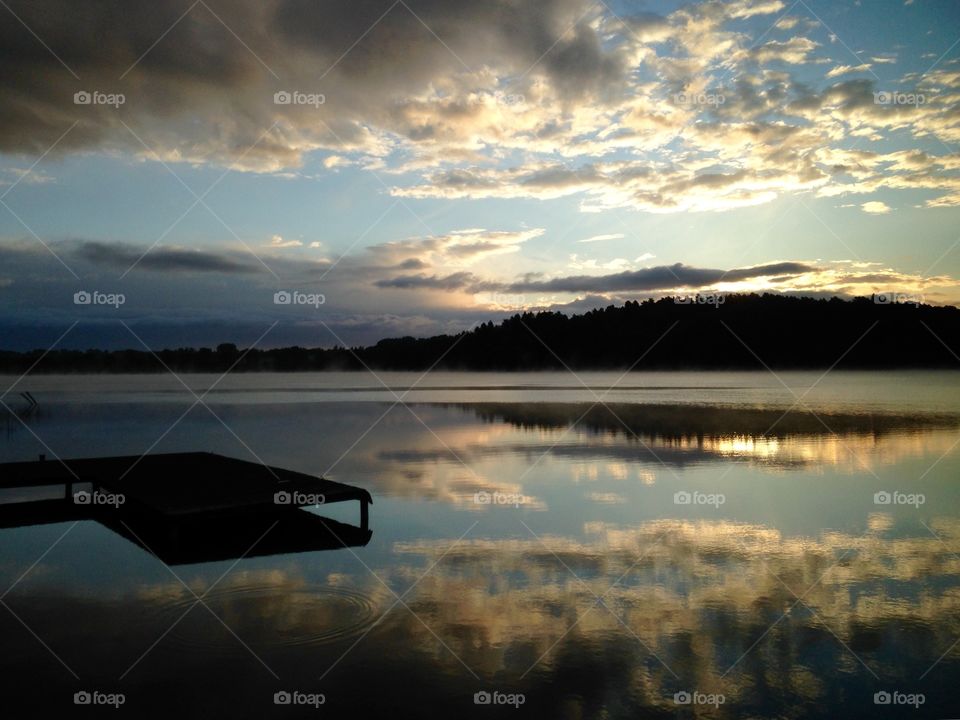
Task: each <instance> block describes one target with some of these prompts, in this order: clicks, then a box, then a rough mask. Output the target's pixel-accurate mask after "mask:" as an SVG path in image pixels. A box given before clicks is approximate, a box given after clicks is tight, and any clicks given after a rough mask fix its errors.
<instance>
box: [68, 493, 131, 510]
mask: <svg viewBox="0 0 960 720" xmlns="http://www.w3.org/2000/svg"><path fill="white" fill-rule="evenodd" d="M126 501H127V496H126V495H124V494H123V493H108V492H103V491H102V490H94V491H93V492H90V491H88V490H81V491H80V492H75V493H74V494H73V502H74V504H75V505H96V506H98V507H99V506H103V505H110V506H112V507H114V508H118V507H120V506H121V505H123V504H124V503H125V502H126Z"/></svg>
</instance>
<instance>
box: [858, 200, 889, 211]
mask: <svg viewBox="0 0 960 720" xmlns="http://www.w3.org/2000/svg"><path fill="white" fill-rule="evenodd" d="M860 207H861V208H862V209H863V211H864V212H865V213H870V214H871V215H886V214H887V213H888V212H890V207H889V206H888V205H887V204H886V203H883V202H880V201H878V200H871V201H870V202H865V203H863V205H861V206H860Z"/></svg>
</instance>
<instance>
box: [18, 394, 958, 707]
mask: <svg viewBox="0 0 960 720" xmlns="http://www.w3.org/2000/svg"><path fill="white" fill-rule="evenodd" d="M388 407H389V405H387V404H381V403H373V402H367V403H336V402H328V403H325V404H322V405H320V404H312V403H307V402H300V403H291V404H275V403H261V404H257V405H247V406H241V405H231V404H223V405H218V406H216V410H217V413H218V414H219V415H220V416H221V417H222V418H223V420H224V422H226V423H227V424H229V427H230V429H231V430H232V431H233V432H235V433H236V434H237V435H238V436H239V437H241V438H243V439H244V440H245V441H247V442H248V443H249V445H250V448H251V449H252V450H253V451H255V452H256V453H257V455H259V456H260V457H261V458H263V460H264V461H265V462H268V463H271V464H276V465H279V466H283V467H290V468H293V469H296V470H298V471H300V472H305V473H309V474H313V475H323V474H325V473H326V471H327V470H328V469H329V468H331V467H332V471H331V472H330V473H329V475H330V476H331V477H333V478H334V479H338V480H342V481H345V482H349V483H351V484H355V485H358V486H360V487H365V488H368V489H370V490H371V491H372V492H373V493H374V495H376V497H377V505H376V506H375V508H374V515H373V524H375V525H376V527H377V532H376V533H375V535H374V537H373V538H371V539H370V542H369V543H368V544H366V545H364V546H363V547H357V548H349V549H341V550H339V551H337V552H312V551H311V550H312V548H310V547H305V548H304V550H306V551H305V552H299V553H294V552H292V550H291V551H289V552H288V551H286V550H282V549H281V551H280V552H281V553H282V554H274V555H270V556H265V557H245V558H243V559H239V558H234V559H232V560H227V561H219V562H205V563H202V564H194V565H189V566H185V567H184V566H176V567H175V572H176V573H177V575H178V576H179V577H180V579H182V580H183V583H185V584H186V587H185V586H184V585H183V584H181V582H180V580H178V579H177V577H174V576H172V575H171V573H170V571H169V570H168V569H167V568H166V567H165V566H164V565H163V564H162V563H161V562H159V561H158V560H157V559H156V558H154V557H153V556H151V555H149V554H147V553H145V552H143V551H142V550H141V549H140V548H138V547H136V545H135V544H133V543H129V542H127V541H125V540H123V541H121V540H120V538H118V537H117V535H116V534H114V533H113V532H112V531H110V530H108V529H106V528H105V527H103V526H102V525H98V524H96V523H87V522H81V523H80V525H78V526H77V527H76V529H74V530H72V531H71V532H70V533H69V534H68V535H66V537H65V539H64V540H63V541H62V542H60V543H59V544H57V545H56V546H55V548H54V550H53V551H51V552H49V553H46V554H45V551H46V550H47V549H48V548H50V547H51V545H53V544H54V543H55V541H57V538H58V537H59V536H60V535H61V534H62V533H64V531H65V530H66V529H67V528H68V527H69V526H67V525H65V524H58V525H48V526H44V527H33V528H20V529H16V530H3V531H0V549H2V553H0V575H2V577H3V580H4V581H5V582H4V586H3V587H2V588H0V589H5V588H6V587H7V586H9V585H11V584H15V586H14V588H13V590H12V591H10V592H9V593H8V594H7V595H6V596H5V597H4V599H3V602H4V603H5V604H7V605H8V606H9V608H10V609H11V610H12V611H13V612H15V613H16V615H17V616H18V617H19V618H21V619H22V620H23V622H24V623H26V624H27V625H28V626H29V628H30V631H28V630H27V629H26V627H25V626H24V625H23V624H21V622H20V621H19V620H18V619H17V617H15V616H14V615H13V614H11V613H10V612H8V611H7V610H4V609H3V608H2V607H0V632H2V633H3V637H4V650H5V652H4V654H3V655H2V656H0V672H2V673H3V676H4V677H5V679H6V680H7V682H8V687H10V688H12V690H11V692H10V693H9V697H8V701H7V705H8V707H9V709H10V713H11V716H13V717H16V716H18V713H19V715H22V716H26V715H27V714H28V712H30V709H31V708H32V707H34V704H35V701H36V696H35V694H33V695H31V694H30V693H29V692H26V691H24V690H22V688H30V687H32V686H34V685H36V683H37V682H38V681H39V682H42V683H43V684H44V687H45V688H47V692H46V694H47V696H48V698H47V699H49V704H51V705H57V704H60V703H61V700H63V703H62V704H63V705H64V706H65V709H66V710H67V711H69V710H72V709H73V708H72V707H70V703H69V698H70V697H71V695H72V692H73V691H75V690H76V689H77V688H79V687H99V688H101V689H104V690H110V689H113V688H118V687H119V688H122V689H123V691H124V692H126V693H127V694H128V696H129V702H128V706H127V707H126V708H124V709H121V710H120V711H119V712H118V713H117V714H118V715H121V716H122V715H124V714H129V715H130V716H131V717H164V718H166V717H169V716H171V715H174V714H176V715H178V716H180V715H186V716H198V717H200V716H208V717H221V716H225V715H227V716H231V717H240V718H242V717H251V718H260V717H268V716H273V715H275V714H277V708H276V707H275V706H274V705H273V703H272V697H273V693H274V692H275V691H276V690H278V689H282V688H286V689H293V688H299V689H301V690H302V691H304V692H310V691H318V692H323V693H325V695H326V697H327V704H326V705H325V706H324V709H323V710H322V712H323V713H324V715H325V716H327V717H356V716H371V717H380V716H388V715H389V716H397V717H421V716H431V717H432V716H436V717H450V716H452V717H480V718H490V717H491V716H496V715H498V709H497V708H490V707H485V706H475V705H474V704H473V701H472V698H473V695H474V693H476V692H477V691H478V690H481V689H491V690H492V689H497V690H500V691H503V692H522V693H524V694H525V695H526V703H525V705H524V706H523V708H522V709H521V710H520V711H515V710H514V709H513V708H509V712H507V713H505V714H511V715H514V716H518V717H519V716H521V715H525V716H531V717H545V718H593V717H604V718H637V717H644V718H646V717H677V716H678V715H679V716H681V717H690V716H700V715H702V716H710V717H730V718H741V717H789V718H801V717H803V718H807V717H815V718H833V717H838V716H842V717H852V718H856V717H864V718H866V717H876V716H882V715H883V714H884V712H883V711H884V710H890V712H889V716H891V717H892V716H895V715H896V713H897V711H898V710H899V711H901V714H902V711H904V708H878V706H876V705H874V703H873V694H874V693H875V692H878V691H882V690H899V691H902V692H921V693H924V694H925V696H926V703H925V704H924V705H923V706H922V707H921V708H920V709H919V710H917V711H914V710H913V709H912V708H910V709H909V712H910V715H911V716H916V717H951V716H956V715H957V714H958V713H960V698H958V697H957V694H956V692H955V691H954V688H953V682H952V680H953V678H954V677H956V676H957V673H958V671H960V643H956V644H955V641H956V640H957V638H960V492H958V490H957V488H956V476H957V472H958V456H957V451H956V448H957V440H958V437H960V425H958V422H957V420H956V416H951V415H946V414H942V413H941V414H936V415H934V414H920V413H908V414H903V413H901V414H897V413H892V412H889V413H884V414H883V415H879V414H870V413H867V412H864V413H854V412H850V413H849V414H839V413H832V414H829V413H828V414H824V415H823V416H822V417H821V419H822V420H823V421H825V422H826V423H827V427H824V425H823V423H822V422H821V421H820V420H821V419H818V418H817V417H815V416H812V415H810V414H809V413H808V414H791V415H788V416H787V417H785V418H784V419H783V420H782V421H777V416H778V415H779V414H780V413H777V416H774V415H770V414H767V413H766V411H757V410H753V409H749V408H739V409H738V408H711V409H710V410H709V412H702V411H701V410H698V409H691V408H690V407H689V406H688V407H684V408H678V407H673V406H659V407H658V408H656V409H651V408H649V407H644V406H637V407H633V408H629V409H625V408H620V407H619V406H618V407H615V410H616V416H615V415H613V414H610V413H608V412H606V413H605V412H604V411H603V408H599V409H594V410H592V411H590V412H589V413H587V414H586V415H585V416H584V419H583V421H582V422H581V423H576V422H575V421H576V420H577V418H578V417H579V416H580V415H581V414H584V411H586V410H587V408H588V407H589V405H585V404H582V403H581V404H571V405H563V406H561V405H559V404H536V403H513V404H511V403H496V404H491V403H486V404H483V405H451V404H449V403H445V404H418V405H414V406H412V411H413V412H411V410H408V409H407V408H405V407H402V406H398V407H395V408H394V409H392V410H389V411H387V409H388ZM46 410H47V413H46V414H44V415H42V416H37V417H35V418H33V419H31V420H30V422H31V423H32V425H31V428H32V429H33V430H34V431H35V432H37V434H38V435H40V436H41V437H43V439H44V440H45V441H46V442H47V443H48V444H50V446H51V447H53V448H55V449H56V450H57V451H58V453H60V454H62V455H64V456H79V455H82V454H83V453H89V454H98V453H103V452H104V450H105V449H106V448H105V447H104V445H105V444H106V443H108V442H109V443H110V445H111V447H110V448H109V450H110V451H111V452H137V451H142V449H144V448H146V447H148V446H149V445H150V443H152V442H153V441H155V440H156V438H157V437H159V436H160V434H161V433H162V432H164V431H165V430H166V429H167V428H168V427H169V426H170V423H171V422H172V421H173V420H175V419H176V418H177V417H178V415H180V414H181V413H182V412H183V408H181V407H179V406H177V405H175V404H173V403H171V402H169V401H166V402H165V404H164V405H163V406H162V407H161V406H157V405H153V404H150V403H145V404H143V405H136V404H134V405H130V406H126V405H123V404H121V403H112V404H110V406H109V407H108V408H106V409H104V408H98V407H89V408H82V409H81V408H79V407H77V406H74V407H72V408H68V407H66V406H58V405H55V404H53V403H48V404H47V405H46ZM414 414H415V415H416V417H415V416H414ZM617 416H619V417H617ZM378 418H380V419H379V421H378ZM418 418H419V419H420V420H422V421H423V422H422V423H421V422H419V421H418ZM375 421H376V422H375ZM621 421H622V422H621ZM625 424H626V426H625ZM771 426H773V427H772V429H771V430H770V431H769V432H765V431H766V430H767V429H768V428H771ZM91 438H92V439H91ZM32 442H33V441H32V439H31V437H30V435H29V434H28V433H21V434H20V435H19V437H18V438H17V439H16V441H15V442H11V443H10V444H9V445H8V446H6V447H5V452H7V453H8V455H11V456H13V457H17V458H19V457H25V456H30V455H33V454H34V453H35V452H36V451H37V448H36V447H34V446H32V445H31V443H32ZM197 443H202V444H203V445H204V447H205V448H207V449H211V450H215V451H219V452H222V453H224V454H230V455H234V456H243V449H242V448H240V449H239V450H238V448H237V440H236V438H235V437H233V436H232V435H231V434H230V433H229V432H228V431H226V430H225V429H224V428H223V426H222V425H220V423H218V422H217V420H215V419H213V418H211V417H210V416H209V414H208V413H205V412H204V411H203V410H202V409H200V410H199V411H198V412H191V413H189V414H188V415H186V416H185V418H184V420H183V422H182V423H181V424H180V425H178V426H177V428H176V429H175V430H174V431H172V432H170V433H169V434H168V435H167V436H166V437H165V439H164V442H163V444H162V446H161V447H160V448H158V450H159V449H162V450H163V451H166V452H169V451H176V450H192V449H196V444H197ZM347 449H349V452H348V453H346V454H344V453H345V451H346V450H347ZM40 451H41V452H42V450H40ZM681 489H682V490H698V489H699V490H701V491H704V492H722V493H725V494H726V496H727V503H726V504H725V505H723V506H720V507H699V508H698V507H693V506H690V505H677V504H676V503H675V500H674V494H675V492H676V491H677V490H681ZM897 489H899V490H902V491H905V492H906V491H917V492H922V493H925V494H926V497H927V502H926V504H924V505H921V506H919V507H917V506H893V505H878V504H876V502H875V500H874V494H875V493H876V492H877V491H878V490H897ZM481 492H486V493H490V494H493V493H501V494H503V495H513V496H520V497H522V498H523V499H524V500H523V503H516V504H512V505H511V504H503V505H501V506H495V505H494V504H493V503H487V504H483V503H478V502H476V500H475V497H476V494H477V493H481ZM351 511H352V512H351V513H350V514H351V516H354V515H355V509H353V508H351ZM138 534H139V533H138ZM306 535H307V536H311V535H312V531H311V532H308V533H306ZM148 544H150V542H149V541H148ZM217 557H220V556H217ZM223 557H226V556H223ZM38 558H40V560H39V562H37V559H38ZM208 559H210V558H208ZM34 562H36V563H37V564H36V565H32V564H33V563H34ZM27 570H29V572H28V573H27V574H26V575H24V572H25V571H27ZM21 576H23V579H22V580H21V581H19V582H18V578H20V577H21ZM197 596H199V597H203V598H204V604H203V605H198V604H196V602H195V599H196V597H197ZM31 631H33V632H35V633H36V636H37V637H40V638H42V641H43V644H41V643H40V642H38V641H37V637H35V636H34V635H33V634H31ZM45 645H46V646H47V647H45ZM47 648H49V649H50V650H52V651H53V652H54V653H56V654H57V655H58V656H59V657H61V658H62V659H63V661H64V662H65V663H67V664H68V665H69V666H70V667H71V668H74V669H75V670H76V672H77V674H78V675H79V676H80V680H79V681H75V680H74V678H73V677H72V676H71V675H70V674H69V673H68V672H67V671H66V670H65V669H64V667H63V666H62V665H61V664H60V663H58V662H57V659H56V658H55V657H54V656H53V655H52V654H51V653H50V652H48V649H47ZM121 676H122V678H123V679H122V680H120V678H121ZM683 690H687V691H693V690H697V691H699V692H703V693H721V694H723V695H724V697H725V700H726V702H725V703H724V704H722V705H721V706H720V707H719V708H716V709H710V708H707V707H678V706H677V705H675V704H674V701H673V697H674V693H677V692H680V691H683ZM878 710H879V712H878ZM293 714H295V713H293ZM311 714H312V715H313V716H316V715H317V713H315V712H314V711H313V710H312V709H311ZM499 714H504V713H499Z"/></svg>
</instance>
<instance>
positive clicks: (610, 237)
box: [577, 233, 624, 243]
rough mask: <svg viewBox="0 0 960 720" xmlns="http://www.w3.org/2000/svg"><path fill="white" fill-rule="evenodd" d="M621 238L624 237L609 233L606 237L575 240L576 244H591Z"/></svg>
mask: <svg viewBox="0 0 960 720" xmlns="http://www.w3.org/2000/svg"><path fill="white" fill-rule="evenodd" d="M622 237H624V235H623V233H610V234H608V235H593V236H592V237H588V238H584V239H583V240H577V242H582V243H593V242H602V241H604V240H619V239H620V238H622Z"/></svg>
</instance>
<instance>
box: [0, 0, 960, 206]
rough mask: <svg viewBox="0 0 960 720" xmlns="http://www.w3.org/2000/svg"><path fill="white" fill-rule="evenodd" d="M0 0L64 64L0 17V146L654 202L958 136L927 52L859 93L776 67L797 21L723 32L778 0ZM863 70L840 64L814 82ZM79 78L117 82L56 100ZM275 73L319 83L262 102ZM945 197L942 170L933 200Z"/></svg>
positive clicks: (761, 191) (398, 186) (300, 83)
mask: <svg viewBox="0 0 960 720" xmlns="http://www.w3.org/2000/svg"><path fill="white" fill-rule="evenodd" d="M10 8H11V10H13V12H15V13H16V14H17V15H18V16H19V17H20V18H22V19H23V21H24V22H25V23H27V24H28V25H29V26H30V28H31V29H32V30H33V31H34V32H35V33H36V34H37V36H38V37H41V38H44V41H45V42H46V43H47V45H49V47H50V48H51V49H53V50H54V51H56V52H57V53H58V55H60V56H61V57H62V58H63V60H64V62H65V63H66V64H67V65H68V66H69V67H70V68H71V70H72V71H73V72H75V73H76V74H77V75H78V76H79V77H80V78H82V81H80V80H77V79H75V78H73V77H72V76H71V74H70V72H69V71H68V70H66V69H65V68H64V67H63V66H62V65H61V64H60V63H59V62H57V60H56V58H54V57H53V56H52V55H51V54H50V53H49V52H47V50H46V49H45V48H44V47H43V46H42V45H40V44H39V43H37V42H36V40H35V38H34V37H32V36H30V34H29V33H25V32H24V31H23V28H22V26H20V25H19V23H7V24H5V25H4V26H3V27H0V62H3V64H4V67H5V68H6V69H7V72H5V73H3V76H2V77H0V89H2V92H3V95H4V100H5V102H4V105H3V108H2V109H0V151H4V152H8V153H30V154H32V155H39V154H41V153H43V152H44V151H46V150H47V149H48V148H50V147H51V146H52V145H53V144H54V143H55V142H56V141H57V140H58V138H59V142H57V144H56V148H55V149H54V150H53V152H52V154H53V155H54V156H55V155H62V154H66V153H71V152H79V151H89V150H96V151H105V152H111V153H121V154H125V155H134V156H137V157H142V158H150V159H154V158H157V157H159V158H161V159H163V160H164V161H166V162H188V163H193V164H210V163H214V164H221V165H225V166H231V167H234V168H236V169H237V170H238V171H255V172H274V173H281V174H284V175H289V174H290V172H291V171H292V170H295V169H296V168H299V167H301V166H302V165H304V163H306V162H307V161H308V159H309V157H310V156H311V154H316V155H317V158H318V160H319V165H320V166H321V167H320V168H318V169H319V172H320V173H321V174H323V173H336V172H341V171H343V169H344V168H346V167H359V168H375V169H377V171H378V172H380V171H383V172H384V173H385V174H386V175H387V176H388V177H390V178H395V181H393V180H392V181H391V183H392V185H391V192H392V193H393V194H394V195H396V196H399V197H413V198H428V197H429V198H446V199H458V198H478V197H497V198H521V197H535V198H538V199H558V198H562V197H568V196H572V195H578V196H581V197H583V202H582V203H581V209H582V210H584V211H598V210H603V209H608V208H615V207H616V208H620V207H623V208H632V209H636V210H640V211H647V212H661V213H667V212H683V211H700V210H710V211H721V210H729V209H735V208H740V207H747V206H751V205H758V204H763V203H768V202H771V201H772V200H774V199H775V198H777V197H779V196H781V195H783V194H788V193H796V192H805V191H808V190H811V189H819V188H822V187H825V186H831V187H834V186H840V185H842V184H843V182H844V180H843V179H842V178H841V177H840V175H839V174H837V173H830V172H829V171H828V170H829V168H828V167H826V166H825V165H824V163H823V161H822V160H823V156H824V155H826V154H829V153H830V152H831V151H832V150H835V149H837V148H838V147H839V146H840V145H841V144H842V143H843V142H844V140H845V139H848V138H851V137H853V138H858V139H859V138H864V139H870V140H879V139H882V138H884V137H887V136H891V135H893V134H894V133H899V134H900V136H905V137H907V138H911V137H912V138H919V137H931V138H935V139H938V140H942V141H943V142H944V143H946V144H947V146H950V145H951V144H952V143H956V142H960V121H958V120H957V112H956V110H957V106H958V96H957V94H956V92H955V91H956V89H957V88H958V87H960V75H958V74H957V73H956V72H949V71H948V70H946V69H944V68H946V67H948V66H944V68H941V70H940V71H936V72H929V73H927V74H926V75H924V76H922V77H921V76H915V77H912V78H911V77H907V78H905V79H904V82H905V83H906V84H907V85H910V84H912V85H915V86H922V89H923V90H925V91H927V95H928V102H927V103H926V104H925V105H923V106H922V107H902V106H882V105H878V104H877V103H875V102H874V98H873V92H874V91H876V90H877V88H875V87H874V86H873V84H872V81H870V80H866V79H865V80H862V81H848V83H838V84H836V85H827V86H826V87H823V86H821V87H817V86H816V85H817V83H813V84H811V82H810V81H809V80H804V81H800V80H798V79H797V77H795V75H794V74H793V73H794V72H795V71H797V70H798V69H799V66H803V65H806V64H807V63H811V62H819V61H823V60H826V56H825V55H824V54H823V51H822V43H823V42H825V39H824V37H821V36H818V38H819V39H814V38H813V37H811V36H812V35H813V34H814V30H815V27H812V26H816V23H814V22H813V21H809V20H801V19H799V18H798V17H796V16H786V17H781V18H780V19H779V20H778V21H777V25H776V30H777V32H778V33H786V35H779V34H778V35H777V36H776V37H775V38H772V39H768V40H766V41H765V42H763V43H762V44H759V45H757V46H756V47H754V46H753V44H754V43H753V40H752V38H753V37H755V35H752V34H751V33H749V32H745V31H744V29H743V24H744V23H746V22H749V21H752V22H757V23H766V22H767V21H768V16H770V15H774V14H777V13H780V12H783V10H784V9H785V8H786V4H785V3H784V2H780V1H779V0H763V1H759V2H747V1H746V0H737V1H735V2H723V3H721V2H703V3H698V4H691V5H686V6H682V7H679V8H677V9H675V10H673V11H672V12H669V13H663V14H655V13H649V12H647V13H644V12H635V13H629V12H624V13H623V17H622V20H621V18H619V17H615V16H613V15H612V14H611V13H610V12H608V11H607V10H606V9H605V8H604V7H603V5H602V4H591V3H590V2H589V1H588V0H544V1H543V2H538V3H535V4H531V3H475V2H467V0H446V1H445V2H440V1H439V0H423V2H418V3H417V4H416V6H413V5H411V6H409V7H408V6H407V5H404V4H402V3H401V4H397V5H394V6H387V7H384V6H383V4H382V3H380V2H377V1H375V0H331V1H330V2H326V3H323V4H322V5H321V4H317V3H315V2H313V1H312V0H236V1H235V2H231V3H225V4H224V5H223V7H217V14H218V15H219V17H220V19H219V20H218V19H217V17H215V16H213V15H212V13H211V11H210V10H209V9H208V8H207V6H205V5H204V4H202V3H201V4H199V5H197V6H194V7H193V8H192V9H190V10H189V12H187V13H186V15H184V16H183V17H182V19H180V21H179V22H176V21H177V20H178V18H179V17H180V15H181V14H182V13H183V9H182V8H177V7H173V6H168V5H167V4H160V5H156V6H152V5H142V4H133V5H130V6H129V7H127V6H124V7H123V8H121V7H120V6H118V5H117V4H115V3H113V2H110V1H109V0H91V2H88V3H85V4H84V7H83V8H82V9H80V8H78V7H77V6H76V5H75V4H72V3H69V2H67V0H31V1H29V2H28V0H11V2H10ZM414 11H415V12H416V14H414ZM220 20H222V23H221V22H220ZM224 23H225V24H226V25H227V27H224ZM228 28H229V29H228ZM820 31H821V35H823V30H822V29H821V30H820ZM102 38H109V39H110V40H109V42H103V41H102ZM158 38H160V40H159V41H158ZM885 61H887V56H879V57H877V58H873V59H872V62H885ZM865 70H869V64H867V63H863V64H860V65H858V66H849V65H839V66H835V67H833V68H832V69H831V70H830V71H828V72H827V73H826V78H825V79H826V80H827V82H829V81H830V80H832V79H835V78H838V77H841V76H843V75H845V74H847V73H851V72H855V71H865ZM121 76H122V79H120V78H121ZM281 78H282V80H281ZM710 78H714V79H715V80H724V86H723V87H711V86H710V85H711V83H710ZM855 82H859V84H855ZM820 84H821V85H822V81H821V83H820ZM905 89H911V88H909V87H907V88H905ZM912 89H916V88H912ZM80 90H86V91H101V92H120V93H123V94H124V95H125V98H126V102H125V103H124V104H123V105H122V106H120V107H118V108H113V107H107V106H96V105H93V104H90V105H75V104H74V103H73V100H72V98H73V95H74V93H75V92H77V91H80ZM278 91H282V92H287V93H291V92H292V93H296V92H300V93H302V94H305V96H310V95H311V94H312V95H313V96H317V95H319V94H322V95H323V96H324V99H325V101H324V102H323V103H319V102H316V103H311V102H302V103H301V102H290V103H286V104H277V103H275V102H274V94H275V93H277V92H278ZM678 95H680V96H682V97H684V98H693V99H694V101H693V102H691V101H685V102H683V103H678V102H676V101H675V97H676V96H678ZM700 97H703V98H711V100H709V101H707V100H705V101H704V102H702V103H700V102H698V101H696V99H697V98H700ZM719 98H722V99H723V100H722V102H720V100H719ZM121 121H122V122H121ZM74 122H76V125H73V123H74ZM71 126H72V129H70V128H71ZM128 127H129V130H128ZM68 129H69V132H66V134H64V132H65V131H67V130H68ZM131 131H132V132H131ZM61 136H62V137H61ZM141 140H142V141H143V143H145V144H146V146H147V147H148V148H149V149H145V148H144V146H143V145H142V144H141ZM953 198H954V193H953V192H952V191H951V189H950V188H944V192H942V193H941V196H940V199H939V200H936V201H935V202H934V204H940V205H947V204H953Z"/></svg>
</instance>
